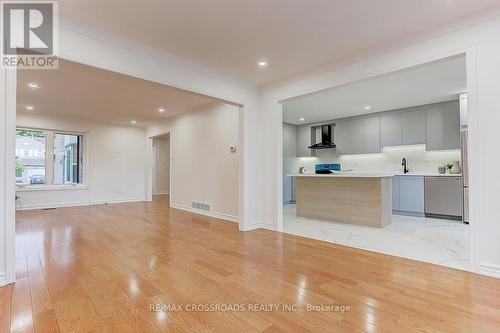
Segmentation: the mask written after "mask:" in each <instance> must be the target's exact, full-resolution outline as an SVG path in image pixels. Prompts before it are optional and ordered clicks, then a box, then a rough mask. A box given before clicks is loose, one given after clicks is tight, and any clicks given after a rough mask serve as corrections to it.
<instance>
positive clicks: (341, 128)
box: [333, 120, 349, 154]
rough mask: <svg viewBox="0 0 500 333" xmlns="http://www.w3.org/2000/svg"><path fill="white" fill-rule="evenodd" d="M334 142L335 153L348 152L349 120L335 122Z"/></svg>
mask: <svg viewBox="0 0 500 333" xmlns="http://www.w3.org/2000/svg"><path fill="white" fill-rule="evenodd" d="M333 136H334V141H333V142H334V143H335V144H336V145H337V148H336V152H337V154H349V121H348V120H341V121H337V122H335V128H334V130H333Z"/></svg>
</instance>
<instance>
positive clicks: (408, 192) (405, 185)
mask: <svg viewBox="0 0 500 333" xmlns="http://www.w3.org/2000/svg"><path fill="white" fill-rule="evenodd" d="M424 200H425V199H424V177H419V176H401V177H399V211H402V212H407V213H412V214H416V215H424V213H425V204H424V202H425V201H424Z"/></svg>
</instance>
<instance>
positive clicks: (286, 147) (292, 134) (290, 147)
mask: <svg viewBox="0 0 500 333" xmlns="http://www.w3.org/2000/svg"><path fill="white" fill-rule="evenodd" d="M283 156H284V157H296V156H297V126H295V125H291V124H287V123H283Z"/></svg>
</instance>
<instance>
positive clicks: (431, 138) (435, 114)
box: [425, 107, 444, 150]
mask: <svg viewBox="0 0 500 333" xmlns="http://www.w3.org/2000/svg"><path fill="white" fill-rule="evenodd" d="M443 128H444V127H443V108H442V107H436V108H432V109H428V110H426V140H425V141H426V144H427V150H442V149H444V131H443Z"/></svg>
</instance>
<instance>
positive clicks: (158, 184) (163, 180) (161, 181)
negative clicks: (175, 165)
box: [153, 138, 170, 195]
mask: <svg viewBox="0 0 500 333" xmlns="http://www.w3.org/2000/svg"><path fill="white" fill-rule="evenodd" d="M153 147H154V153H155V157H154V161H155V165H154V168H155V171H154V188H153V194H155V195H160V194H169V193H170V139H168V138H154V139H153Z"/></svg>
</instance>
